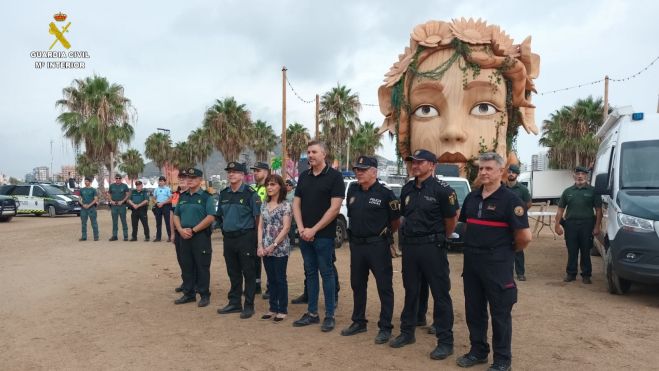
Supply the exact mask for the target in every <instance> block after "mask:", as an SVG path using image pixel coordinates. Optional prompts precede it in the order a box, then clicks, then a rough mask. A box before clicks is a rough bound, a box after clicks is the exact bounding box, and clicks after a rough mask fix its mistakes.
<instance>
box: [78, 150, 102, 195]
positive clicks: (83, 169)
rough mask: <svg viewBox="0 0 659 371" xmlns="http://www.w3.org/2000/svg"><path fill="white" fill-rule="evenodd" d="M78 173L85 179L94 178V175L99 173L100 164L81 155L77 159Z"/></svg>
mask: <svg viewBox="0 0 659 371" xmlns="http://www.w3.org/2000/svg"><path fill="white" fill-rule="evenodd" d="M76 172H77V173H78V174H80V175H82V176H83V177H90V178H93V177H94V174H96V173H97V172H98V163H96V162H94V161H92V160H91V159H90V158H89V157H87V156H85V154H84V153H81V154H79V155H78V157H77V158H76ZM99 181H101V179H99ZM99 187H100V184H99Z"/></svg>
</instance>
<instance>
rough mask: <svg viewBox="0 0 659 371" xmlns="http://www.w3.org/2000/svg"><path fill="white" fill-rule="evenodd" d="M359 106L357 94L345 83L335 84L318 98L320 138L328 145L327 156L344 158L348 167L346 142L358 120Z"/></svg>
mask: <svg viewBox="0 0 659 371" xmlns="http://www.w3.org/2000/svg"><path fill="white" fill-rule="evenodd" d="M361 108H362V106H361V103H360V102H359V95H357V94H353V93H352V91H351V90H350V89H348V88H347V87H346V86H345V85H339V84H337V86H336V87H334V88H332V89H331V90H330V91H328V92H326V93H325V94H323V96H322V97H321V98H320V124H321V125H322V133H321V139H322V140H323V141H324V142H325V143H326V144H327V146H328V151H329V153H328V158H330V159H332V158H333V157H336V158H338V159H340V160H342V162H343V160H345V162H346V166H348V167H349V164H348V158H347V157H348V156H347V155H348V153H347V143H348V139H349V138H350V136H351V135H352V134H353V133H354V131H355V128H356V126H357V125H358V124H359V122H360V121H359V111H360V110H361Z"/></svg>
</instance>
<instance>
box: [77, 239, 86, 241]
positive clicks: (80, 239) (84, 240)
mask: <svg viewBox="0 0 659 371" xmlns="http://www.w3.org/2000/svg"><path fill="white" fill-rule="evenodd" d="M78 241H87V239H86V238H79V239H78Z"/></svg>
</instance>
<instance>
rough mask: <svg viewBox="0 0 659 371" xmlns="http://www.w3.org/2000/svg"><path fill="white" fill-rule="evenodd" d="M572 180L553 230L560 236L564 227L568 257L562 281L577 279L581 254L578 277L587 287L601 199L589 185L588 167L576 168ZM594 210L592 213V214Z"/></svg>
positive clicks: (600, 218)
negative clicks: (579, 268)
mask: <svg viewBox="0 0 659 371" xmlns="http://www.w3.org/2000/svg"><path fill="white" fill-rule="evenodd" d="M574 180H575V183H574V185H573V186H571V187H569V188H567V189H566V190H565V191H563V194H562V195H561V199H560V201H559V202H558V211H557V212H556V225H555V226H554V229H555V230H556V233H557V234H558V235H559V236H560V235H562V234H563V227H564V228H565V245H567V255H568V258H567V268H566V270H565V271H566V275H565V278H564V279H563V281H565V282H571V281H574V280H575V279H576V277H577V260H578V258H579V254H580V253H581V264H580V266H581V277H582V280H583V283H586V284H590V283H592V281H591V280H590V277H591V275H592V266H591V264H590V249H591V247H592V246H593V236H596V235H597V234H598V233H599V232H600V231H599V226H600V221H601V220H602V198H601V197H600V196H598V195H596V194H595V192H594V188H593V187H592V186H591V185H590V184H588V169H587V168H585V167H583V166H577V168H576V169H575V170H574ZM566 209H567V211H566ZM593 209H594V210H595V213H593ZM593 214H594V215H593ZM563 217H565V218H563Z"/></svg>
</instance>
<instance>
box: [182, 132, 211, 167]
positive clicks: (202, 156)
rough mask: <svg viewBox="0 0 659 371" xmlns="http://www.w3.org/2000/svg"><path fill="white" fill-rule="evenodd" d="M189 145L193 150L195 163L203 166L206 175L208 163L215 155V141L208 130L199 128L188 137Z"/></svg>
mask: <svg viewBox="0 0 659 371" xmlns="http://www.w3.org/2000/svg"><path fill="white" fill-rule="evenodd" d="M188 144H190V147H192V148H193V151H194V155H195V161H196V162H199V163H200V164H201V168H202V170H203V172H204V174H206V161H208V158H209V157H210V155H211V154H212V153H213V141H212V140H211V135H210V132H209V131H208V129H207V128H204V127H202V128H197V129H195V130H193V131H192V132H191V133H190V135H188Z"/></svg>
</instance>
